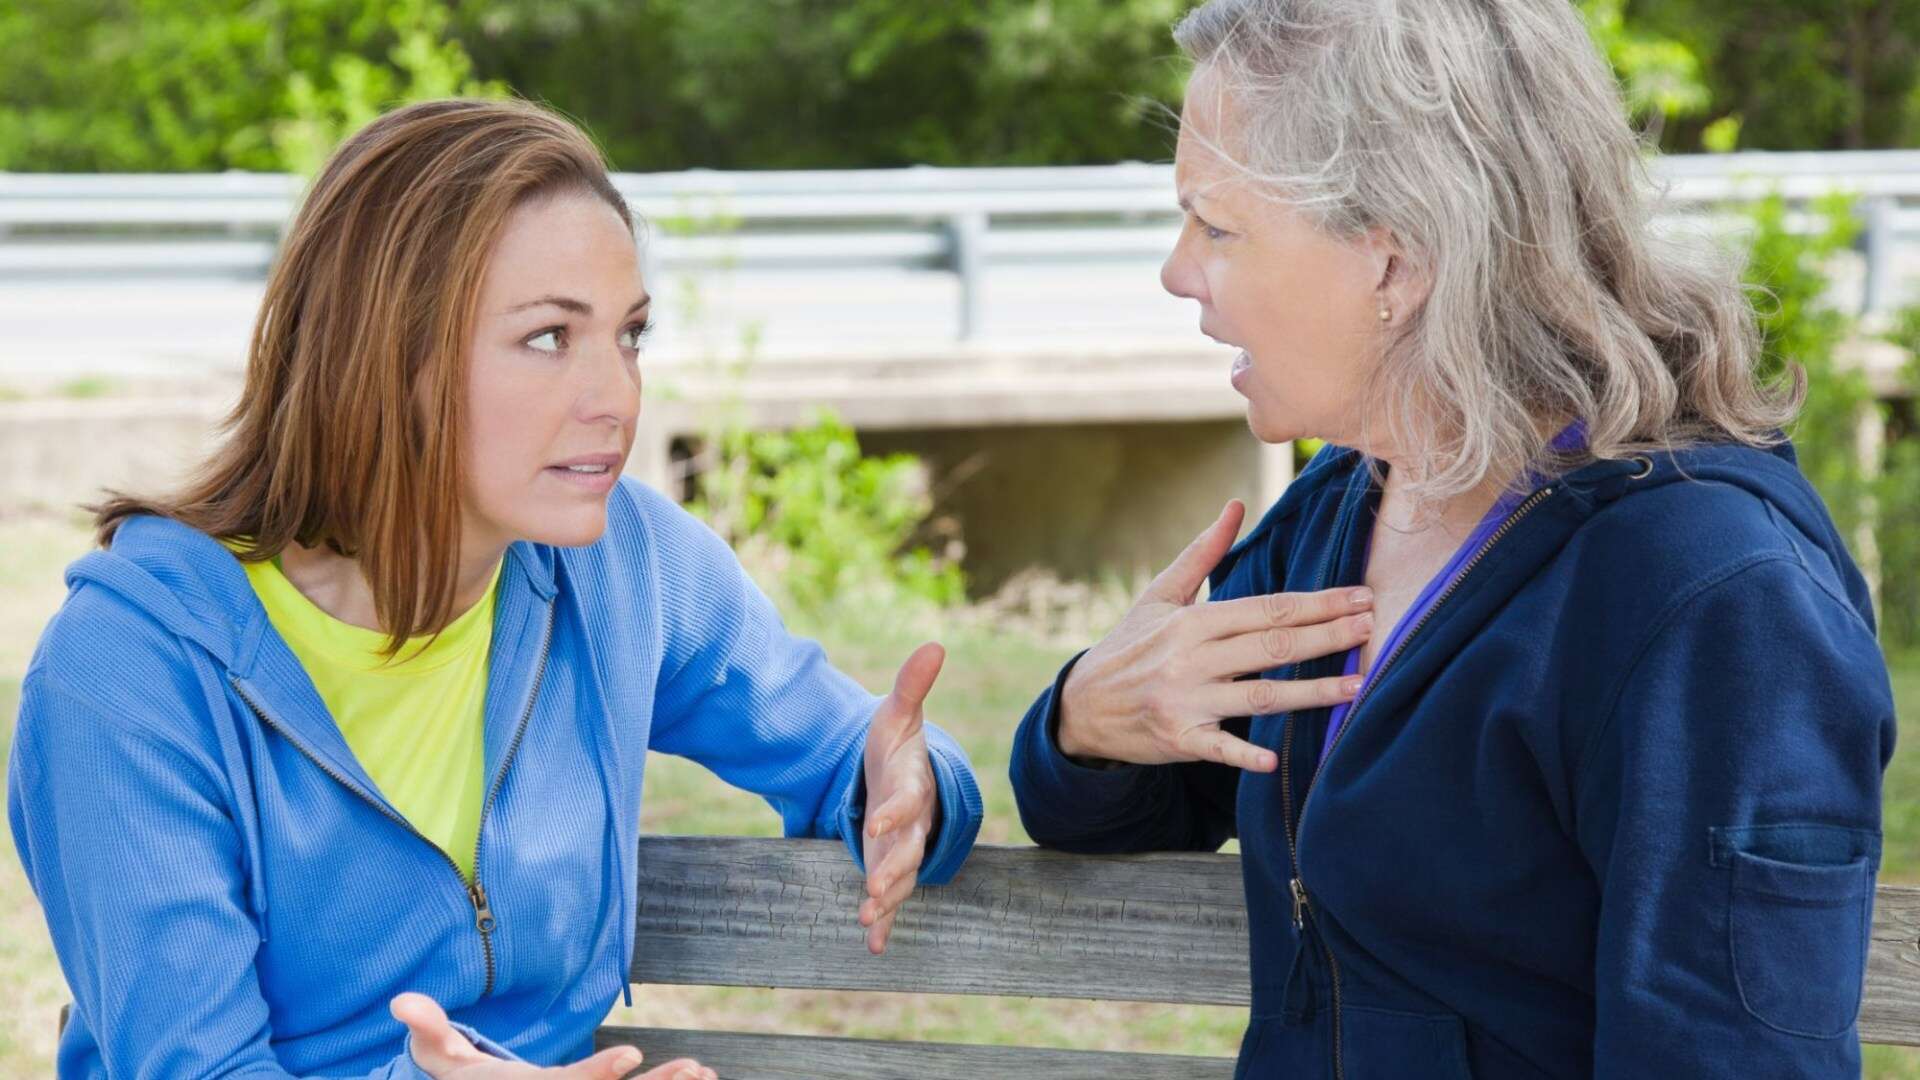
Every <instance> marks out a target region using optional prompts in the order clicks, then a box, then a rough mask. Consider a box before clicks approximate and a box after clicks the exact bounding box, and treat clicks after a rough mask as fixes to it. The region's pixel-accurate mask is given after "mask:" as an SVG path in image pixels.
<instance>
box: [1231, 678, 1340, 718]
mask: <svg viewBox="0 0 1920 1080" xmlns="http://www.w3.org/2000/svg"><path fill="white" fill-rule="evenodd" d="M1359 692H1360V676H1358V675H1353V676H1344V675H1343V676H1338V677H1335V678H1331V679H1301V680H1297V681H1296V680H1293V679H1240V680H1237V681H1234V682H1223V683H1215V684H1213V685H1212V686H1208V687H1203V688H1202V689H1201V690H1200V691H1199V693H1198V694H1197V695H1195V698H1194V701H1193V704H1194V706H1195V707H1196V708H1198V709H1199V710H1200V711H1201V712H1203V713H1204V714H1205V715H1206V716H1208V717H1214V718H1219V719H1225V718H1227V717H1230V716H1263V715H1267V714H1270V713H1282V712H1293V711H1295V710H1297V709H1317V708H1321V707H1322V706H1332V705H1338V704H1340V703H1341V702H1344V701H1352V700H1353V696H1354V695H1355V694H1357V693H1359Z"/></svg>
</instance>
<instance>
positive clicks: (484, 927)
mask: <svg viewBox="0 0 1920 1080" xmlns="http://www.w3.org/2000/svg"><path fill="white" fill-rule="evenodd" d="M552 644H553V607H552V605H551V604H549V605H548V607H547V629H546V634H545V636H544V637H543V638H542V639H541V642H540V666H539V668H538V669H537V670H536V671H535V673H534V677H533V690H532V692H531V693H529V694H528V695H527V707H526V710H525V711H524V712H523V713H522V714H521V716H520V726H519V728H517V729H516V730H515V731H514V733H513V742H512V743H510V744H509V745H508V747H507V756H506V758H505V760H503V761H502V762H501V764H500V773H499V775H498V776H496V777H494V782H493V788H492V790H490V791H489V792H488V793H487V798H486V801H485V802H483V803H482V804H481V806H480V829H481V830H484V829H485V828H486V821H487V808H488V807H490V806H492V805H493V797H494V795H496V794H498V793H499V790H500V784H501V782H502V781H503V780H505V779H506V775H507V767H508V766H509V765H511V764H513V757H514V754H515V753H516V752H517V751H518V750H519V749H520V739H521V737H522V736H524V735H525V734H526V730H527V721H528V720H529V719H531V718H532V716H533V703H534V699H535V698H537V697H538V696H539V694H540V683H541V681H542V680H543V679H544V678H545V677H546V673H547V653H548V650H549V649H550V648H551V646H552ZM227 682H228V683H229V684H230V685H231V686H232V687H233V689H234V692H235V693H237V694H239V695H240V700H242V701H244V702H246V703H247V707H248V708H250V709H252V710H253V714H254V715H255V716H257V717H259V718H260V722H261V723H263V724H265V725H267V726H268V727H269V728H272V729H273V731H274V733H275V734H277V735H279V736H280V737H281V738H282V739H285V740H286V741H287V743H288V744H289V745H291V746H292V747H293V748H294V749H295V750H298V751H300V756H302V757H304V758H306V759H307V760H308V761H311V762H313V764H314V765H315V766H316V767H318V768H319V770H320V771H321V772H323V773H326V774H327V775H328V776H330V777H332V778H333V779H334V781H335V782H336V783H338V784H339V785H340V786H341V787H343V788H346V789H347V790H348V791H350V792H352V793H353V794H354V795H355V796H356V797H357V798H359V799H360V801H362V802H364V803H366V804H367V805H368V806H371V807H373V808H374V809H375V810H378V811H379V812H380V813H381V815H382V816H384V817H386V818H387V819H388V820H390V821H392V822H393V823H394V824H396V825H398V826H400V827H401V828H402V829H405V830H406V831H407V832H409V833H412V834H413V835H414V836H417V837H419V838H420V842H421V843H423V844H425V845H427V846H428V847H429V848H432V849H433V853H434V854H436V855H438V856H440V858H441V859H442V860H444V861H445V862H446V864H447V868H448V869H450V870H452V871H453V875H454V877H456V878H458V879H460V888H461V891H462V892H464V893H465V894H466V897H467V902H468V903H469V904H472V905H473V924H474V929H476V930H478V931H479V932H480V949H481V952H482V954H483V955H484V957H485V959H486V965H487V982H486V987H485V989H483V990H481V991H480V996H481V997H486V996H487V995H488V994H491V993H492V992H493V980H494V961H493V931H494V930H495V928H497V927H498V926H499V922H498V920H496V919H495V918H494V915H493V908H492V906H491V905H490V904H489V903H488V902H487V890H486V888H485V887H484V886H482V885H481V884H480V840H479V837H478V835H476V836H475V838H474V844H473V846H474V852H473V880H472V881H471V882H469V881H468V880H467V875H466V874H464V873H462V872H461V870H460V864H459V863H457V862H454V861H453V856H451V855H449V854H447V852H446V849H444V848H442V847H441V846H440V845H439V844H436V843H434V842H433V841H432V840H429V839H427V836H426V834H425V833H422V832H421V831H420V830H419V829H416V828H414V827H413V823H412V822H410V821H408V820H407V819H406V818H404V817H402V816H400V814H399V813H398V812H396V811H395V810H393V809H392V808H391V807H388V806H386V805H385V804H383V803H381V802H380V801H379V800H378V799H375V798H373V797H372V796H371V795H368V794H367V793H366V792H364V791H362V790H361V789H360V786H359V785H358V784H355V783H354V782H353V781H352V780H350V779H348V778H347V777H346V776H343V775H342V774H341V773H340V771H339V770H338V769H335V768H334V767H333V766H331V765H328V764H327V763H326V762H324V761H322V760H320V758H319V757H318V756H316V755H315V754H313V753H312V752H311V751H309V750H308V749H307V748H306V745H305V744H304V743H302V742H301V741H300V740H299V739H296V738H294V737H293V736H292V735H290V734H288V732H287V729H286V727H285V726H284V725H282V724H281V723H280V722H279V721H278V720H275V719H274V718H273V717H272V716H271V715H269V714H268V713H267V710H266V709H265V708H264V707H263V706H262V705H261V704H260V703H259V702H258V701H256V700H255V699H254V697H253V695H252V694H250V693H248V692H247V690H246V688H245V687H244V686H242V685H241V684H240V680H239V679H237V678H234V677H233V676H228V678H227Z"/></svg>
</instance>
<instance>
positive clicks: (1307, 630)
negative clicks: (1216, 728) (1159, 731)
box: [1193, 611, 1373, 715]
mask: <svg viewBox="0 0 1920 1080" xmlns="http://www.w3.org/2000/svg"><path fill="white" fill-rule="evenodd" d="M1372 633H1373V612H1371V611H1363V612H1361V613H1359V614H1358V615H1348V616H1346V617H1344V618H1339V619H1335V620H1334V621H1332V622H1318V623H1310V624H1308V625H1306V626H1269V627H1267V628H1266V629H1264V630H1254V631H1251V632H1249V633H1245V634H1237V635H1235V636H1233V637H1230V638H1222V639H1220V640H1218V641H1209V642H1207V643H1206V644H1204V645H1201V646H1199V647H1198V648H1196V649H1194V650H1193V664H1194V667H1195V668H1197V669H1198V670H1199V671H1201V672H1203V673H1205V674H1207V675H1210V676H1212V677H1214V678H1231V677H1233V676H1235V675H1250V674H1252V673H1254V672H1256V671H1269V670H1272V669H1273V668H1277V667H1279V666H1281V665H1282V664H1293V663H1298V662H1300V661H1302V660H1314V659H1318V658H1319V657H1322V656H1329V655H1332V654H1333V653H1337V652H1345V651H1346V650H1348V649H1351V648H1353V647H1354V646H1356V645H1359V644H1360V643H1362V642H1364V641H1366V640H1367V638H1368V637H1369V636H1371V635H1372ZM1265 711H1271V710H1265ZM1235 715H1240V714H1237V713H1236V714H1235Z"/></svg>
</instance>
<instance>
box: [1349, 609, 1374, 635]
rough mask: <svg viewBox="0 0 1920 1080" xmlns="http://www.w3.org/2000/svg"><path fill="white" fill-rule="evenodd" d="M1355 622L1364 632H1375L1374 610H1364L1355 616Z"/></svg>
mask: <svg viewBox="0 0 1920 1080" xmlns="http://www.w3.org/2000/svg"><path fill="white" fill-rule="evenodd" d="M1353 622H1354V625H1355V626H1357V627H1359V628H1360V630H1361V631H1362V632H1363V633H1372V632H1373V612H1371V611H1363V612H1361V613H1360V614H1359V615H1357V616H1355V617H1354V620H1353Z"/></svg>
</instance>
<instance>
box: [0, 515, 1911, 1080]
mask: <svg viewBox="0 0 1920 1080" xmlns="http://www.w3.org/2000/svg"><path fill="white" fill-rule="evenodd" d="M86 544H87V534H86V531H85V529H84V527H83V526H82V525H81V524H80V523H78V522H76V521H67V520H53V519H44V518H33V519H18V518H15V519H7V518H0V551H4V552H6V553H7V557H6V558H5V559H4V560H0V759H4V757H5V755H6V751H7V748H8V745H9V743H10V741H11V736H12V732H13V721H14V716H15V712H16V709H17V702H18V696H19V679H20V675H21V673H22V671H24V670H25V667H26V663H27V658H28V656H29V654H30V651H31V649H32V645H33V641H34V639H35V638H36V637H37V636H38V634H39V632H40V629H41V627H42V626H43V625H44V623H45V621H46V619H47V617H48V616H49V615H51V614H52V612H53V611H54V609H55V608H57V607H58V605H59V603H60V599H61V596H62V595H63V591H64V590H63V587H62V585H61V582H60V570H61V568H62V567H63V566H64V565H65V564H66V563H67V562H68V561H69V560H70V559H71V558H73V557H74V556H75V555H78V554H79V553H81V552H82V551H84V550H85V547H86ZM797 629H800V630H801V631H802V632H806V633H809V634H811V635H813V636H817V637H819V638H821V640H822V642H823V644H824V645H825V646H826V647H827V650H828V653H829V655H831V656H832V657H833V658H834V661H835V663H837V664H838V665H839V666H840V667H842V668H843V669H845V670H846V671H848V672H849V673H851V674H853V675H854V676H855V677H856V678H858V679H859V680H860V681H861V682H863V683H864V684H866V685H868V686H871V687H875V688H881V689H884V688H885V687H886V686H887V685H888V684H889V683H890V682H891V680H892V677H893V670H894V666H895V665H896V664H897V663H898V662H899V661H900V660H902V659H904V658H905V656H906V655H907V653H908V652H909V651H910V650H911V649H912V647H913V646H914V645H915V644H917V643H918V642H920V641H922V640H925V639H927V638H929V637H937V638H938V639H939V640H941V641H943V642H944V643H945V644H946V645H947V647H948V650H949V653H950V655H949V659H948V663H947V667H946V670H945V672H944V673H943V675H942V676H941V680H940V683H939V684H938V685H937V686H936V688H935V691H934V694H933V697H932V699H931V701H930V703H929V714H930V716H931V717H932V718H933V719H934V720H936V721H937V722H938V723H940V724H941V725H942V726H943V727H945V728H946V729H947V730H948V731H950V732H952V733H953V734H954V736H955V737H956V738H958V739H959V740H960V742H961V743H962V744H963V745H964V746H965V747H966V749H967V752H968V753H969V754H970V755H972V757H973V761H974V765H975V767H976V771H977V772H978V774H979V781H980V789H981V794H982V796H983V798H984V799H985V801H986V807H987V820H986V824H985V826H984V827H983V829H982V830H981V836H980V838H981V840H982V841H985V842H991V843H1016V844H1018V843H1027V842H1028V841H1027V837H1026V836H1025V834H1024V833H1022V832H1021V830H1020V825H1019V820H1018V818H1017V816H1016V815H1015V813H1014V809H1013V797H1012V793H1011V792H1010V791H1009V790H1008V785H1007V781H1006V765H1007V752H1008V742H1009V739H1010V736H1011V734H1012V729H1013V726H1014V724H1015V723H1016V722H1017V721H1018V720H1019V717H1020V715H1021V714H1022V712H1023V711H1024V710H1025V707H1026V705H1027V703H1028V702H1029V701H1030V700H1031V698H1032V696H1033V694H1035V693H1036V692H1038V690H1039V688H1040V687H1041V686H1043V685H1044V684H1045V683H1046V681H1047V680H1048V679H1049V678H1051V677H1052V675H1053V672H1054V670H1055V669H1056V668H1057V666H1058V665H1059V664H1060V663H1061V662H1062V661H1063V660H1064V659H1065V658H1066V657H1067V656H1068V655H1069V653H1070V649H1071V646H1070V645H1068V644H1063V643H1058V642H1049V641H1046V640H1043V639H1041V638H1039V637H1037V636H1035V635H1034V634H1032V633H1030V632H1025V631H1009V630H1008V629H1007V628H1006V627H1005V626H1003V625H994V624H990V623H987V622H983V621H981V620H980V619H978V618H973V617H962V618H956V619H952V620H950V621H948V622H947V623H946V624H944V625H942V624H939V623H928V622H925V621H919V622H908V623H886V622H881V621H877V620H872V619H847V620H838V621H836V622H835V623H834V624H832V625H825V626H806V625H800V626H797ZM1894 682H1895V693H1896V695H1897V697H1898V704H1899V712H1900V716H1901V717H1902V720H1903V724H1902V738H1901V741H1900V749H1899V752H1898V753H1897V754H1896V756H1895V759H1894V763H1893V765H1892V767H1891V768H1889V769H1888V772H1887V778H1886V793H1887V799H1886V807H1885V825H1886V843H1885V851H1886V854H1885V863H1884V868H1883V872H1882V875H1881V879H1882V880H1883V881H1904V882H1916V881H1920V656H1916V657H1912V658H1902V659H1900V660H1897V661H1896V663H1895V665H1894ZM646 791H647V794H646V803H645V806H644V807H643V808H642V812H641V813H642V821H643V824H644V827H645V828H647V829H648V830H650V831H653V832H656V833H669V832H670V833H704V834H735V835H775V834H776V833H777V831H778V822H777V819H776V818H775V816H774V814H773V813H772V811H771V810H769V809H768V808H767V807H766V806H765V804H763V803H762V802H761V801H760V800H759V799H758V798H756V797H754V796H751V795H747V794H744V793H742V792H738V791H735V790H733V789H731V788H728V787H726V786H725V785H724V784H721V783H720V782H719V781H718V780H716V779H715V778H714V777H713V776H711V775H710V774H709V773H707V772H706V771H705V770H704V769H701V768H700V767H699V766H697V765H693V764H691V763H689V762H686V761H682V760H679V759H676V758H669V757H661V756H655V757H654V758H652V759H651V760H650V762H649V764H648V775H647V785H646ZM909 917H910V915H909ZM68 998H69V995H68V993H67V989H66V985H65V983H64V981H63V980H62V978H61V975H60V970H59V966H58V964H57V963H56V961H55V959H54V956H53V950H52V947H51V945H50V944H49V943H48V941H47V936H46V929H45V926H44V923H43V922H42V920H41V916H40V909H39V907H38V905H37V904H36V903H35V901H34V897H33V893H32V891H31V890H30V889H29V888H28V886H27V883H26V880H25V877H24V875H23V874H22V873H21V871H20V868H19V863H18V860H17V859H16V858H15V857H14V854H13V847H12V837H11V834H10V833H9V832H8V831H7V830H5V829H0V1076H42V1075H47V1074H49V1073H50V1072H51V1067H52V1065H51V1063H52V1057H53V1046H54V1037H53V1027H54V1018H55V1016H56V1015H57V1013H58V1011H59V1007H60V1005H61V1004H62V1003H64V1002H65V1001H67V1000H68ZM634 1001H635V1005H634V1007H633V1008H631V1009H629V1008H626V1007H616V1008H615V1009H614V1011H613V1013H612V1014H611V1015H610V1016H609V1018H608V1019H609V1022H611V1023H617V1024H632V1025H636V1026H654V1027H704V1028H728V1029H733V1030H742V1031H770V1032H771V1031H778V1032H798V1033H805V1034H821V1035H843V1036H852V1037H864V1038H905V1039H926V1040H938V1041H948V1042H976V1043H1018V1044H1023V1045H1031V1046H1058V1047H1085V1048H1096V1047H1097V1048H1103V1049H1126V1050H1144V1051H1157V1052H1163V1053H1195V1054H1230V1053H1232V1052H1233V1049H1234V1047H1235V1045H1236V1044H1237V1042H1238V1039H1239V1034H1240V1029H1241V1027H1242V1025H1243V1024H1244V1022H1245V1014H1244V1011H1243V1010H1237V1009H1225V1008H1206V1007H1168V1006H1158V1005H1135V1004H1112V1003H1088V1002H1077V1001H1044V1000H1029V999H1007V998H981V997H955V996H945V995H904V994H866V993H824V992H817V991H767V990H743V989H728V988H709V987H659V986H647V987H641V988H638V989H637V990H636V992H635V995H634ZM1866 1075H1867V1076H1869V1077H1877V1078H1884V1080H1894V1078H1901V1080H1920V1053H1916V1052H1913V1051H1909V1050H1906V1049H1903V1048H1893V1047H1878V1046H1876V1047H1868V1048H1867V1067H1866Z"/></svg>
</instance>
